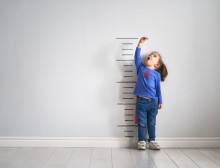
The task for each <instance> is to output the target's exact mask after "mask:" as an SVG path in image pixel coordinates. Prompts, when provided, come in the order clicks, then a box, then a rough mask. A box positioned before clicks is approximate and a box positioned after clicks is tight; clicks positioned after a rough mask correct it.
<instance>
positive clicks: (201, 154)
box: [0, 147, 220, 168]
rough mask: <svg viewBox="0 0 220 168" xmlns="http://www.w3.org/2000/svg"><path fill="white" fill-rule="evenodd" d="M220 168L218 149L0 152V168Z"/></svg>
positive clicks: (96, 149)
mask: <svg viewBox="0 0 220 168" xmlns="http://www.w3.org/2000/svg"><path fill="white" fill-rule="evenodd" d="M145 167H146V168H160V167H161V168H172V167H182V168H194V167H197V168H198V167H201V168H217V167H218V168H220V148H201V149H198V148H196V149H170V148H169V149H168V148H165V149H161V150H160V151H154V150H145V151H140V150H137V149H133V148H69V147H66V148H60V147H58V148H37V147H35V148H28V147H27V148H23V147H22V148H12V147H10V148H0V168H145Z"/></svg>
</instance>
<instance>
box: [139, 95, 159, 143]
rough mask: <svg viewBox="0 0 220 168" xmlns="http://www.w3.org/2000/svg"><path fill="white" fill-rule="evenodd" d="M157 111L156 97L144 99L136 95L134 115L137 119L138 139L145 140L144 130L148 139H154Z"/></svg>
mask: <svg viewBox="0 0 220 168" xmlns="http://www.w3.org/2000/svg"><path fill="white" fill-rule="evenodd" d="M157 113H158V99H145V98H142V97H139V96H137V102H136V116H137V119H138V139H139V141H146V130H148V135H149V139H148V141H149V142H150V141H152V140H155V127H156V116H157Z"/></svg>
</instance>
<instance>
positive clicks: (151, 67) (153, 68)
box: [146, 65, 155, 70]
mask: <svg viewBox="0 0 220 168" xmlns="http://www.w3.org/2000/svg"><path fill="white" fill-rule="evenodd" d="M146 67H147V68H149V69H152V70H155V67H154V66H153V65H148V66H146Z"/></svg>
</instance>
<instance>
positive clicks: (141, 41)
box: [139, 37, 148, 43]
mask: <svg viewBox="0 0 220 168" xmlns="http://www.w3.org/2000/svg"><path fill="white" fill-rule="evenodd" d="M146 40H148V38H147V37H141V39H140V40H139V43H144V42H145V41H146Z"/></svg>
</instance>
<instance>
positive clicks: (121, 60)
mask: <svg viewBox="0 0 220 168" xmlns="http://www.w3.org/2000/svg"><path fill="white" fill-rule="evenodd" d="M116 61H134V60H130V59H116Z"/></svg>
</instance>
